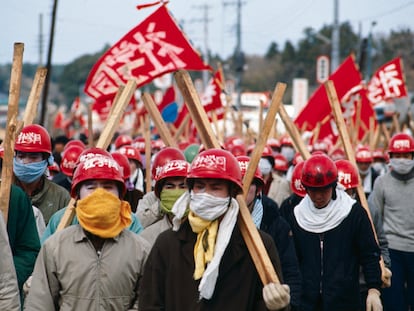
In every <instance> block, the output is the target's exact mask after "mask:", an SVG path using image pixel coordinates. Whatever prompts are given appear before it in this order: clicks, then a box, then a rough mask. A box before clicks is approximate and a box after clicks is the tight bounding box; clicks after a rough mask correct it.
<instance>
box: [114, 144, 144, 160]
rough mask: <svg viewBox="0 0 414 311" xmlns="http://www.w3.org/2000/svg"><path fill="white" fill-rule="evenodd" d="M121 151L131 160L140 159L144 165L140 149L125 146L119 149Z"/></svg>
mask: <svg viewBox="0 0 414 311" xmlns="http://www.w3.org/2000/svg"><path fill="white" fill-rule="evenodd" d="M118 151H119V152H120V153H122V154H124V155H125V156H126V157H127V158H128V159H129V160H135V161H138V162H139V163H140V164H141V165H142V157H141V153H140V152H139V150H138V149H137V148H135V147H132V146H123V147H121V148H119V150H118Z"/></svg>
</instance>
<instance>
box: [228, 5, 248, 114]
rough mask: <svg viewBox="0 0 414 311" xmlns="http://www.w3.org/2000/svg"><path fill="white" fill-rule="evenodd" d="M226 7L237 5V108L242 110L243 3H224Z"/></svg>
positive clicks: (235, 62) (235, 54)
mask: <svg viewBox="0 0 414 311" xmlns="http://www.w3.org/2000/svg"><path fill="white" fill-rule="evenodd" d="M223 4H224V5H225V6H226V5H230V4H232V5H236V10H237V21H236V48H235V51H234V64H235V71H236V85H235V87H236V92H237V100H236V107H237V108H238V109H240V108H241V84H242V79H243V71H244V64H245V59H244V53H243V51H242V41H241V39H242V36H241V23H242V21H241V15H242V14H241V13H242V12H241V11H242V10H241V9H242V5H243V3H242V1H241V0H237V2H224V3H223Z"/></svg>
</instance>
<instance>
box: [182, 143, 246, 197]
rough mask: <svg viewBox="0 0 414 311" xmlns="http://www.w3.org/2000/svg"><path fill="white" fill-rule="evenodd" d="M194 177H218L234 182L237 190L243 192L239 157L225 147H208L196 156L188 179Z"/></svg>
mask: <svg viewBox="0 0 414 311" xmlns="http://www.w3.org/2000/svg"><path fill="white" fill-rule="evenodd" d="M194 178H216V179H224V180H228V181H230V182H232V183H233V184H234V185H235V186H236V187H237V192H238V193H242V192H243V185H242V174H241V171H240V166H239V163H238V162H237V159H236V158H235V157H234V155H232V154H231V153H230V152H229V151H227V150H223V149H216V148H213V149H207V150H205V151H203V152H201V153H199V154H198V155H196V157H195V158H194V160H193V162H192V163H191V166H190V172H189V173H188V176H187V180H188V181H191V180H192V179H194Z"/></svg>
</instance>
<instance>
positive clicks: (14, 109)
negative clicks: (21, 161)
mask: <svg viewBox="0 0 414 311" xmlns="http://www.w3.org/2000/svg"><path fill="white" fill-rule="evenodd" d="M23 51H24V44H23V43H15V44H14V51H13V64H12V68H11V75H10V87H9V103H8V107H7V123H6V133H5V137H4V142H3V146H4V155H3V167H2V170H1V185H0V210H1V211H2V212H3V218H4V222H5V223H6V224H7V219H8V215H9V201H10V189H11V185H12V181H13V156H14V143H15V140H16V129H17V115H18V113H19V99H20V87H21V82H22V69H23Z"/></svg>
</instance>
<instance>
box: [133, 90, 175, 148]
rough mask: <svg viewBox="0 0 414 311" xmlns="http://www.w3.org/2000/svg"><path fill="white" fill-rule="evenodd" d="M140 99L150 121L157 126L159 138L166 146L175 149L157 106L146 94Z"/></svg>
mask: <svg viewBox="0 0 414 311" xmlns="http://www.w3.org/2000/svg"><path fill="white" fill-rule="evenodd" d="M141 98H142V101H143V102H144V105H145V108H146V109H147V112H148V113H149V114H150V116H151V119H152V121H154V123H155V124H157V130H158V133H159V134H160V136H161V139H162V140H163V141H164V143H165V144H167V145H168V146H171V147H177V143H176V142H175V141H173V140H172V137H171V135H170V131H169V129H168V127H167V125H166V124H165V121H164V119H163V118H162V116H161V112H160V111H159V110H158V107H157V104H156V103H155V102H154V100H153V99H152V97H151V95H150V94H148V93H143V94H142V96H141Z"/></svg>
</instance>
